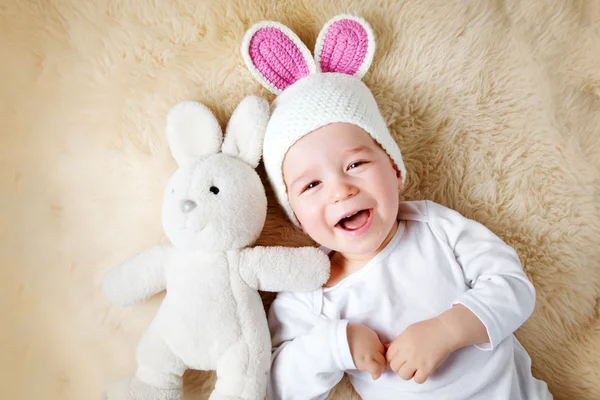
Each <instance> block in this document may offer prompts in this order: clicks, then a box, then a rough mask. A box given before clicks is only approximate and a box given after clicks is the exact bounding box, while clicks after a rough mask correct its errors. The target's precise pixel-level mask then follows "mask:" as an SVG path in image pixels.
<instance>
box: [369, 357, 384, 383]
mask: <svg viewBox="0 0 600 400" xmlns="http://www.w3.org/2000/svg"><path fill="white" fill-rule="evenodd" d="M379 356H381V358H382V359H383V356H382V355H381V354H379ZM384 369H385V359H384V362H383V363H381V362H380V361H378V360H376V359H375V358H371V359H370V360H369V361H368V362H367V372H368V373H370V374H371V378H373V380H374V381H375V380H377V379H379V377H380V376H381V374H382V373H383V370H384Z"/></svg>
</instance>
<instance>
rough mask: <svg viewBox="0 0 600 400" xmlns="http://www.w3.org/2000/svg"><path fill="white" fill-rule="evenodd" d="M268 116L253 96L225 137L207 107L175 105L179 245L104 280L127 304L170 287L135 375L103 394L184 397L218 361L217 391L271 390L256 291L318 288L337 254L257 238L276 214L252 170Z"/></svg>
mask: <svg viewBox="0 0 600 400" xmlns="http://www.w3.org/2000/svg"><path fill="white" fill-rule="evenodd" d="M268 118H269V106H268V103H267V101H266V100H264V99H261V98H258V97H253V96H250V97H247V98H245V99H244V100H243V101H242V102H241V103H240V104H239V106H238V107H237V108H236V110H235V111H234V113H233V115H232V117H231V119H230V121H229V124H228V126H227V135H226V137H225V140H224V141H223V140H222V136H223V135H222V132H221V128H220V126H219V123H218V122H217V120H216V118H215V117H214V115H213V114H212V113H211V112H210V110H209V109H208V108H207V107H205V106H204V105H202V104H200V103H196V102H183V103H180V104H178V105H176V106H175V107H173V109H172V110H171V111H170V112H169V114H168V116H167V137H168V142H169V145H170V147H171V151H172V153H173V157H174V158H175V160H176V161H177V164H178V165H179V169H178V170H177V171H176V172H175V174H174V175H173V176H172V177H171V179H170V180H169V183H168V185H167V189H166V191H165V194H164V201H163V208H162V223H163V228H164V231H165V233H166V235H167V237H168V238H169V240H170V241H171V245H168V246H158V247H155V248H153V249H151V250H149V251H147V252H145V253H143V254H141V255H139V256H137V257H135V258H134V259H132V260H130V261H128V262H126V263H124V264H122V265H120V266H118V267H116V268H114V269H112V270H110V271H109V272H108V273H107V275H106V278H105V281H104V291H105V294H106V296H107V297H108V298H109V299H110V300H111V301H112V302H113V303H115V304H117V305H122V306H126V305H132V304H135V303H137V302H140V301H142V300H144V299H147V298H149V297H151V296H152V295H154V294H157V293H159V292H161V291H162V290H165V289H166V291H167V293H166V296H165V298H164V300H163V302H162V304H161V306H160V308H159V310H158V312H157V314H156V316H155V318H154V320H153V321H152V323H151V324H150V326H149V327H148V329H147V330H146V332H145V333H144V335H143V337H142V338H141V340H140V342H139V344H138V348H137V357H136V358H137V363H138V369H137V372H136V376H135V378H132V379H130V380H127V381H123V382H120V383H118V384H116V385H113V387H111V388H110V389H109V390H108V391H107V392H106V393H105V398H107V399H109V400H175V399H181V388H182V375H183V373H184V372H185V370H186V369H197V370H216V371H217V377H218V379H217V382H216V385H215V389H214V391H213V392H212V394H211V396H210V399H211V400H225V399H227V400H241V399H244V400H259V399H264V397H265V393H266V384H267V376H268V371H269V367H270V357H271V341H270V335H269V330H268V327H267V320H266V316H265V312H264V308H263V304H262V301H261V298H260V296H259V294H258V292H257V290H265V291H283V290H286V291H306V290H313V289H317V288H319V287H321V285H322V284H324V283H325V282H326V281H327V278H328V276H329V259H328V257H327V256H326V255H325V254H324V253H323V252H321V251H320V250H319V249H317V248H312V247H303V248H287V247H253V248H251V247H248V246H250V245H251V244H253V243H254V241H255V240H256V239H257V238H258V236H259V234H260V233H261V231H262V229H263V226H264V223H265V219H266V213H267V198H266V195H265V190H264V187H263V185H262V182H261V180H260V178H259V176H258V174H257V173H256V171H255V168H256V166H257V165H258V162H259V160H260V156H261V150H262V140H263V135H264V132H265V128H266V124H267V121H268ZM222 142H223V143H222ZM221 144H222V146H221Z"/></svg>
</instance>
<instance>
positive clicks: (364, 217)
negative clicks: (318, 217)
mask: <svg viewBox="0 0 600 400" xmlns="http://www.w3.org/2000/svg"><path fill="white" fill-rule="evenodd" d="M371 212H372V210H371V209H366V210H359V211H357V212H355V213H354V214H351V215H348V216H346V217H344V218H342V219H340V221H339V222H338V223H337V224H336V225H335V226H336V227H338V228H341V229H343V230H345V231H355V230H357V229H360V228H362V227H363V226H365V225H366V223H367V222H368V221H369V217H371Z"/></svg>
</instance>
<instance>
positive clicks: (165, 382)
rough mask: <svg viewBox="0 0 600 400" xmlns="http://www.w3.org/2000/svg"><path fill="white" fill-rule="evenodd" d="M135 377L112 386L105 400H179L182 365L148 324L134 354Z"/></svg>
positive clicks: (183, 366)
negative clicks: (135, 363) (136, 365)
mask: <svg viewBox="0 0 600 400" xmlns="http://www.w3.org/2000/svg"><path fill="white" fill-rule="evenodd" d="M136 358H137V362H138V370H137V372H136V377H135V378H133V379H130V380H127V381H122V382H119V383H117V384H115V385H113V386H112V387H111V388H110V389H109V390H108V391H107V392H106V394H105V396H104V398H105V399H106V400H181V388H182V386H183V385H182V383H183V379H182V376H183V373H184V372H185V370H186V366H185V365H184V364H183V362H181V360H179V359H178V358H177V357H176V356H175V355H174V354H173V353H172V352H171V350H170V349H169V347H167V345H166V344H165V342H164V341H163V340H162V339H161V338H160V336H159V335H158V333H157V331H156V329H155V328H154V327H153V326H152V325H150V327H149V328H148V330H147V331H146V333H144V335H143V336H142V339H141V340H140V343H139V344H138V347H137V354H136Z"/></svg>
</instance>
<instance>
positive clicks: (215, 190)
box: [210, 186, 219, 194]
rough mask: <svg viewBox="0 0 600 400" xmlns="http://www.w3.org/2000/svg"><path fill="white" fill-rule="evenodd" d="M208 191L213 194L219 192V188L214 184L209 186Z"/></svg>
mask: <svg viewBox="0 0 600 400" xmlns="http://www.w3.org/2000/svg"><path fill="white" fill-rule="evenodd" d="M210 191H211V193H213V194H219V188H218V187H216V186H211V187H210Z"/></svg>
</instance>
